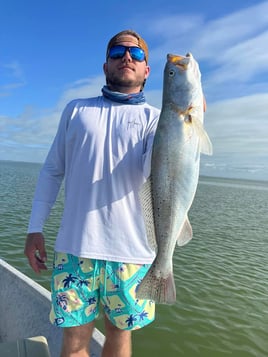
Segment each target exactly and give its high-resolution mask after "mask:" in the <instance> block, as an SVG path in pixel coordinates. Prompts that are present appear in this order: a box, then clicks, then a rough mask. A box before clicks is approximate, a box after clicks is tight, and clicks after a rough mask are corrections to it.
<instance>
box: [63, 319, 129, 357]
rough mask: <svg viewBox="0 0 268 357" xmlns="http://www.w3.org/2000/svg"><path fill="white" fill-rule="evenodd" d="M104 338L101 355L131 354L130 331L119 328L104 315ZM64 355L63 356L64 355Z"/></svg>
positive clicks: (114, 356)
mask: <svg viewBox="0 0 268 357" xmlns="http://www.w3.org/2000/svg"><path fill="white" fill-rule="evenodd" d="M104 322H105V332H106V333H105V334H106V340H105V344H104V347H103V351H102V357H130V356H131V350H132V346H131V331H128V330H120V329H119V328H117V327H116V326H114V325H113V324H112V323H111V322H110V321H109V320H108V319H107V317H106V316H105V318H104ZM64 357H65V356H64Z"/></svg>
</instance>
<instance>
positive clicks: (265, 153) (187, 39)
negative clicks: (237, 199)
mask: <svg viewBox="0 0 268 357" xmlns="http://www.w3.org/2000/svg"><path fill="white" fill-rule="evenodd" d="M0 9H1V10H0V160H13V161H26V162H41V163H42V162H43V161H44V159H45V157H46V155H47V152H48V150H49V147H50V145H51V143H52V140H53V138H54V135H55V134H56V130H57V126H58V122H59V119H60V116H61V112H62V110H63V108H64V107H65V105H66V104H67V103H68V102H69V101H70V100H72V99H75V98H86V97H91V96H96V95H100V94H101V88H102V86H103V85H104V84H105V77H104V75H103V69H102V67H103V63H104V62H105V51H106V45H107V43H108V41H109V39H110V38H111V37H112V36H113V35H114V34H116V33H117V32H119V31H121V30H124V29H133V30H135V31H137V32H138V33H140V34H141V35H142V37H144V38H145V39H146V41H147V43H148V46H149V65H150V67H151V72H150V77H149V79H148V80H147V83H146V87H145V95H146V99H147V101H148V102H149V103H150V104H152V105H154V106H157V107H158V108H160V109H161V105H162V85H163V69H164V66H165V62H166V55H167V53H174V54H182V55H184V54H186V53H187V52H191V53H192V54H193V56H194V57H195V58H196V60H197V61H198V63H199V66H200V70H201V73H202V85H203V90H204V94H205V97H206V101H207V112H206V113H205V128H206V131H207V132H208V135H209V137H210V139H211V141H212V143H213V155H212V156H205V155H202V157H201V170H200V173H201V174H202V175H208V176H217V177H230V178H244V179H252V180H268V1H258V0H232V1H215V0H210V1H209V0H200V1H196V0H188V1H184V2H180V1H178V0H169V1H166V0H147V1H142V0H136V1H128V0H124V1H119V0H113V1H106V0H105V1H102V0H99V1H94V2H93V1H89V0H76V1H70V0H64V1H63V0H57V1H55V0H53V1H52V0H46V1H36V0H35V1H33V0H24V1H21V0H9V1H4V0H0Z"/></svg>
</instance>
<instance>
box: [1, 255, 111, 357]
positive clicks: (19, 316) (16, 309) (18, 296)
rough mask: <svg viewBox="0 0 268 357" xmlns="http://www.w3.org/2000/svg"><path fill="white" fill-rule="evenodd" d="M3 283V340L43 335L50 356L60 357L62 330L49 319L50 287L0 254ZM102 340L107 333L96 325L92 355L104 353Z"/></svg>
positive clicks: (95, 356) (96, 355)
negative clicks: (2, 257)
mask: <svg viewBox="0 0 268 357" xmlns="http://www.w3.org/2000/svg"><path fill="white" fill-rule="evenodd" d="M0 286H1V289H0V301H1V303H0V316H1V319H0V342H7V341H15V340H18V339H25V338H29V337H33V336H44V337H45V338H46V339H47V342H48V346H49V351H50V355H51V357H58V356H59V355H60V345H61V338H62V330H61V329H60V328H57V327H55V326H52V325H51V324H50V322H49V320H48V316H49V311H50V305H51V298H50V293H49V291H48V290H46V289H45V288H43V287H42V286H41V285H39V284H37V283H36V282H35V281H33V280H32V279H30V278H29V277H27V276H26V275H24V274H22V273H21V272H19V271H18V270H17V269H15V268H13V267H12V266H11V265H9V264H8V263H6V262H5V261H4V260H2V259H1V258H0ZM103 344H104V335H103V334H102V333H101V332H100V331H99V330H97V329H95V330H94V332H93V338H92V341H91V356H92V357H99V356H101V350H102V347H103Z"/></svg>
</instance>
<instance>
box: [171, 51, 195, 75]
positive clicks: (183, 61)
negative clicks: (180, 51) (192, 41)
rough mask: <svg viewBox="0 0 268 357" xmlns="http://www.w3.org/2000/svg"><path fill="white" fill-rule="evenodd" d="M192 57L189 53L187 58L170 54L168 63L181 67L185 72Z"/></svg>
mask: <svg viewBox="0 0 268 357" xmlns="http://www.w3.org/2000/svg"><path fill="white" fill-rule="evenodd" d="M191 57H192V55H191V54H190V53H187V54H186V56H181V55H173V54H171V53H169V54H168V55H167V60H168V62H171V63H173V64H174V65H175V66H177V67H179V68H180V69H181V70H183V71H185V70H186V69H187V67H188V65H189V63H190V58H191Z"/></svg>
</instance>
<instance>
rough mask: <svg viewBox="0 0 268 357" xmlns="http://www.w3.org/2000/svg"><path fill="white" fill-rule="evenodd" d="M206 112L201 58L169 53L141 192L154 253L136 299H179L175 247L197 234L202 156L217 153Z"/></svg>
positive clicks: (171, 301) (156, 301)
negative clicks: (195, 207) (193, 219)
mask: <svg viewBox="0 0 268 357" xmlns="http://www.w3.org/2000/svg"><path fill="white" fill-rule="evenodd" d="M205 110H206V101H205V97H204V94H203V89H202V83H201V72H200V69H199V65H198V62H197V61H196V60H195V58H194V57H193V55H192V54H191V53H187V54H186V55H185V56H182V55H174V54H167V61H166V64H165V69H164V79H163V94H162V108H161V112H160V116H159V121H158V124H157V128H156V132H155V136H154V141H153V147H152V154H151V173H150V176H149V178H148V179H147V181H146V182H145V183H144V185H143V187H142V188H141V192H140V203H141V207H142V212H143V216H144V223H145V228H146V234H147V238H148V241H149V243H150V245H151V247H152V248H153V249H154V250H155V252H156V256H155V259H154V261H153V263H152V265H151V267H150V269H149V270H148V272H147V274H146V276H145V277H144V278H143V280H142V281H141V283H140V284H139V285H138V287H137V292H136V296H137V298H138V299H149V300H153V301H155V303H159V304H173V303H175V302H176V286H175V281H174V275H173V261H172V259H173V254H174V250H175V247H176V245H178V246H183V245H185V244H187V243H188V242H189V241H190V240H191V239H192V237H193V230H192V227H191V224H190V221H189V218H188V213H189V210H190V208H191V205H192V203H193V200H194V196H195V193H196V189H197V185H198V179H199V170H200V154H201V153H203V154H206V155H212V151H213V150H212V143H211V141H210V139H209V136H208V134H207V132H206V130H205V128H204V112H205Z"/></svg>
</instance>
